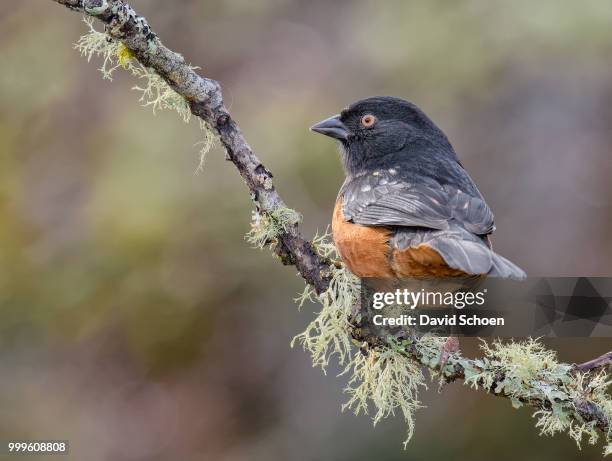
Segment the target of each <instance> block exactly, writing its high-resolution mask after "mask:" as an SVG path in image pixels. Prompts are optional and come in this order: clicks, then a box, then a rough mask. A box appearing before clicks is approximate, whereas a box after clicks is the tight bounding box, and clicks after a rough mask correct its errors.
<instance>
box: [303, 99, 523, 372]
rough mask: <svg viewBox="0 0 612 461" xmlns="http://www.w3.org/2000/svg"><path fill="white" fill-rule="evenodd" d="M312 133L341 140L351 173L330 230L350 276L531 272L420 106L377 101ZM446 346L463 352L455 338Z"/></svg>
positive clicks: (324, 123) (516, 274) (355, 106)
mask: <svg viewBox="0 0 612 461" xmlns="http://www.w3.org/2000/svg"><path fill="white" fill-rule="evenodd" d="M311 130H312V131H314V132H316V133H320V134H323V135H326V136H329V137H331V138H333V139H335V140H337V141H338V142H339V143H340V152H341V158H342V163H343V166H344V171H345V175H346V179H345V181H344V184H343V185H342V187H341V188H340V191H339V193H338V197H337V199H336V203H335V207H334V211H333V218H332V236H333V240H334V243H335V245H336V248H337V250H338V253H339V255H340V257H341V259H342V261H343V262H344V263H345V265H346V266H347V267H348V269H349V270H350V271H351V272H352V273H353V274H355V275H356V276H358V277H361V278H364V277H368V278H371V277H375V278H396V279H399V278H454V277H465V278H469V277H489V276H492V277H501V278H509V279H515V280H522V279H524V278H525V277H526V274H525V272H524V271H523V270H522V269H521V268H520V267H518V266H517V265H515V264H514V263H512V262H511V261H509V260H508V259H506V258H504V257H503V256H501V255H499V254H497V253H495V252H494V251H493V249H492V245H491V239H490V235H491V234H492V233H493V232H494V230H495V223H494V216H493V212H492V211H491V209H490V208H489V206H488V205H487V203H486V201H485V199H484V197H483V196H482V194H481V193H480V191H479V190H478V188H477V187H476V184H475V183H474V181H473V180H472V178H471V177H470V175H469V174H468V172H467V171H466V169H465V167H464V166H463V164H462V163H461V161H460V160H459V158H458V156H457V154H456V152H455V150H454V148H453V146H452V145H451V143H450V141H449V140H448V138H447V136H446V135H445V134H444V132H443V131H442V130H441V129H440V128H439V127H438V126H437V125H436V124H435V123H434V122H433V121H432V120H431V119H430V118H429V117H428V116H427V115H426V114H425V113H424V112H423V111H422V110H421V109H420V108H418V107H417V106H416V105H415V104H413V103H411V102H409V101H406V100H404V99H401V98H396V97H391V96H375V97H370V98H366V99H362V100H360V101H357V102H355V103H353V104H351V105H349V106H348V107H346V108H345V109H343V110H342V111H341V112H340V113H339V114H337V115H334V116H332V117H329V118H327V119H325V120H323V121H321V122H319V123H317V124H315V125H314V126H312V127H311ZM448 348H449V349H450V350H451V352H453V351H452V349H453V348H458V345H457V341H456V340H455V338H453V337H451V339H450V340H449V345H448ZM447 352H448V351H447ZM441 368H442V367H441Z"/></svg>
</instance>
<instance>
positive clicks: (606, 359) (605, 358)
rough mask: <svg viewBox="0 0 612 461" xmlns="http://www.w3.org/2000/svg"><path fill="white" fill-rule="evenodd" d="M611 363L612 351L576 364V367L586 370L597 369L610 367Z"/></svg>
mask: <svg viewBox="0 0 612 461" xmlns="http://www.w3.org/2000/svg"><path fill="white" fill-rule="evenodd" d="M610 365H612V351H611V352H608V353H606V354H604V355H601V356H599V357H597V358H596V359H593V360H589V361H588V362H584V363H581V364H579V365H576V366H575V368H576V369H577V370H580V371H583V372H584V371H590V370H595V369H597V368H604V367H609V366H610Z"/></svg>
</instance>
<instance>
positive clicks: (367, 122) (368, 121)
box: [361, 114, 376, 128]
mask: <svg viewBox="0 0 612 461" xmlns="http://www.w3.org/2000/svg"><path fill="white" fill-rule="evenodd" d="M375 123H376V117H375V116H373V115H372V114H366V115H364V116H363V117H361V124H362V125H363V126H364V128H372V127H373V126H374V124H375Z"/></svg>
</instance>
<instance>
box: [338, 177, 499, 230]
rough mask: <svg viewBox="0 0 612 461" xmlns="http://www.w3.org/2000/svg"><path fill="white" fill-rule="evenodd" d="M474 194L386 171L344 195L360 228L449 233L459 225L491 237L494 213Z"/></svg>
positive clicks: (357, 182)
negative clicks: (453, 224)
mask: <svg viewBox="0 0 612 461" xmlns="http://www.w3.org/2000/svg"><path fill="white" fill-rule="evenodd" d="M474 190H475V191H476V192H473V191H472V193H471V194H468V193H467V192H465V191H462V190H460V189H459V188H457V187H454V186H450V185H445V186H442V185H441V184H440V183H438V182H437V181H435V180H433V179H430V178H419V182H418V183H416V182H412V181H410V180H409V179H406V178H402V177H400V176H398V175H397V173H395V174H392V173H390V172H388V171H386V170H385V171H378V172H375V173H371V174H367V175H363V176H360V177H358V178H351V179H350V180H349V181H347V182H346V183H345V185H344V186H343V188H342V190H341V192H340V193H341V195H342V196H343V200H344V216H345V217H346V219H348V220H350V221H352V222H354V223H356V224H361V225H364V226H418V227H427V228H430V229H448V227H449V224H450V222H456V223H457V224H460V225H462V226H463V227H464V228H465V229H466V230H468V231H470V232H472V233H474V234H478V235H485V234H489V233H491V232H493V230H494V228H495V227H494V224H493V213H492V212H491V210H490V209H489V207H488V206H487V204H486V203H485V201H484V199H483V198H482V196H480V194H479V193H478V192H477V189H475V186H474Z"/></svg>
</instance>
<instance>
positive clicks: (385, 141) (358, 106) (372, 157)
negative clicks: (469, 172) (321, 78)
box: [311, 96, 456, 175]
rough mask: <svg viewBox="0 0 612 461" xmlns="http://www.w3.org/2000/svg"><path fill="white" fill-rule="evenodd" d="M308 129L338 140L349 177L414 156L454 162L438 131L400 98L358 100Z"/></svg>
mask: <svg viewBox="0 0 612 461" xmlns="http://www.w3.org/2000/svg"><path fill="white" fill-rule="evenodd" d="M311 130H312V131H315V132H317V133H321V134H324V135H327V136H330V137H332V138H335V139H337V140H338V141H340V143H341V144H342V147H343V159H344V166H345V169H346V171H347V174H349V175H356V174H358V173H359V172H362V171H364V170H365V171H367V170H369V169H376V168H380V167H384V166H385V165H386V164H387V163H389V162H397V161H398V160H399V161H402V160H406V161H409V160H411V157H415V156H423V155H434V156H446V157H448V156H450V157H451V158H453V159H454V160H456V156H455V153H454V151H453V148H452V146H451V145H450V143H449V142H448V139H447V138H446V136H445V135H444V133H443V132H442V130H440V129H439V128H438V127H437V126H436V125H435V123H434V122H432V121H431V120H430V119H429V117H427V115H425V113H424V112H423V111H422V110H421V109H419V108H418V107H417V106H415V105H414V104H412V103H411V102H408V101H405V100H403V99H400V98H393V97H390V96H376V97H372V98H367V99H362V100H361V101H357V102H356V103H353V104H351V105H350V106H349V107H347V108H346V109H344V110H343V111H342V112H340V114H338V115H334V116H333V117H330V118H328V119H326V120H323V121H322V122H319V123H317V124H316V125H314V126H313V127H312V128H311ZM412 160H414V158H412ZM430 160H432V159H430Z"/></svg>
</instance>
